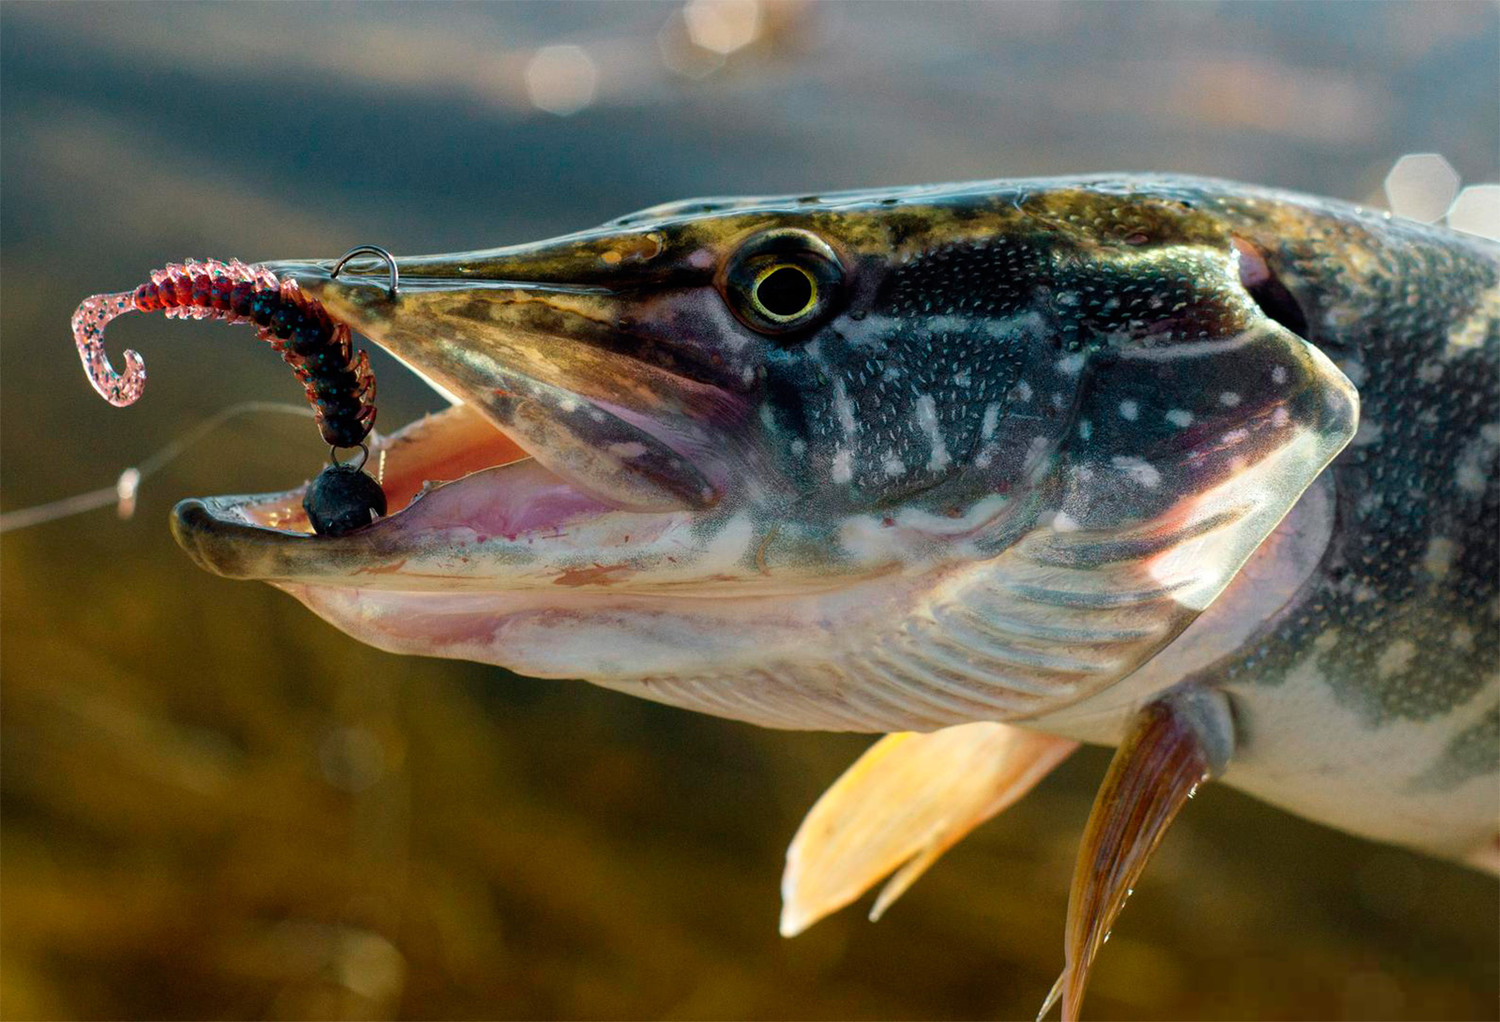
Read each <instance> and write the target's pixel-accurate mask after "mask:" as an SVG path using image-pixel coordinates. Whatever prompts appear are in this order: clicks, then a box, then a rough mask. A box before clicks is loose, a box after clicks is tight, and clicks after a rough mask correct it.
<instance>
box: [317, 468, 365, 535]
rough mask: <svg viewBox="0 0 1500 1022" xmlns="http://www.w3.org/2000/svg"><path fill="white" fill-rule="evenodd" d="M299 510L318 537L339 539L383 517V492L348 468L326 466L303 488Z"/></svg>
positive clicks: (363, 475) (358, 473)
mask: <svg viewBox="0 0 1500 1022" xmlns="http://www.w3.org/2000/svg"><path fill="white" fill-rule="evenodd" d="M302 509H303V510H304V511H306V512H307V518H308V521H310V522H311V523H312V527H313V531H314V532H316V533H317V534H318V535H319V536H343V535H346V534H347V533H350V532H353V531H354V530H355V529H359V528H363V527H364V526H366V525H369V524H370V522H372V521H373V520H374V519H375V517H376V516H377V515H383V514H385V491H383V490H382V489H381V488H380V484H379V483H377V482H376V481H375V480H374V479H371V478H370V477H369V476H367V475H365V473H363V472H361V471H360V470H359V469H357V468H355V467H354V466H352V465H329V466H328V467H327V468H325V469H323V471H321V472H319V473H318V478H316V479H314V480H313V481H312V485H311V486H309V487H308V488H307V494H306V496H304V497H303V498H302Z"/></svg>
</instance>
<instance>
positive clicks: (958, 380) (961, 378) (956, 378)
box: [953, 369, 969, 387]
mask: <svg viewBox="0 0 1500 1022" xmlns="http://www.w3.org/2000/svg"><path fill="white" fill-rule="evenodd" d="M953 382H954V384H955V385H957V386H960V387H967V386H968V385H969V370H967V369H965V370H963V371H961V372H957V373H954V374H953Z"/></svg>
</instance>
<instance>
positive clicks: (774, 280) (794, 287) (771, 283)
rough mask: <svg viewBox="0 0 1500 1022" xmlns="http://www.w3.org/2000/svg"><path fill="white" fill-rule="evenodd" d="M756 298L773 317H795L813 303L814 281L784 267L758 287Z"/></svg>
mask: <svg viewBox="0 0 1500 1022" xmlns="http://www.w3.org/2000/svg"><path fill="white" fill-rule="evenodd" d="M755 297H756V298H758V299H759V300H760V304H761V305H762V306H764V308H765V310H766V311H767V312H769V313H770V314H771V315H773V316H795V315H797V314H798V313H799V312H801V311H802V310H803V309H806V308H807V306H808V305H809V303H811V302H812V297H813V286H812V281H810V280H808V279H807V274H805V273H803V272H802V271H801V270H796V269H793V268H792V267H790V266H783V267H781V268H780V269H776V270H772V271H771V272H770V273H768V274H766V276H765V279H763V280H762V281H761V282H760V283H759V284H758V285H756V288H755Z"/></svg>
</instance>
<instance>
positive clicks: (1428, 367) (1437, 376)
mask: <svg viewBox="0 0 1500 1022" xmlns="http://www.w3.org/2000/svg"><path fill="white" fill-rule="evenodd" d="M1442 378H1443V363H1441V362H1439V361H1438V360H1437V359H1432V358H1430V359H1428V360H1427V361H1425V362H1423V363H1422V364H1421V365H1420V366H1418V367H1417V379H1419V380H1421V381H1422V382H1423V383H1436V382H1437V381H1438V380H1441V379H1442Z"/></svg>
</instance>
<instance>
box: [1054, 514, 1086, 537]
mask: <svg viewBox="0 0 1500 1022" xmlns="http://www.w3.org/2000/svg"><path fill="white" fill-rule="evenodd" d="M1081 528H1083V526H1081V525H1079V524H1078V520H1077V519H1076V518H1074V517H1073V516H1072V515H1070V514H1068V513H1067V512H1066V511H1059V512H1058V513H1057V514H1055V515H1053V516H1052V531H1053V532H1077V531H1078V530H1079V529H1081Z"/></svg>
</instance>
